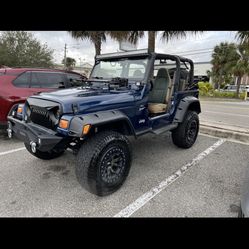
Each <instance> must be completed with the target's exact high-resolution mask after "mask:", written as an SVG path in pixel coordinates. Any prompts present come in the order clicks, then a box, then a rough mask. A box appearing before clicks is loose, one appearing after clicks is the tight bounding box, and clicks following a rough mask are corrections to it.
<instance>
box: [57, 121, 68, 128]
mask: <svg viewBox="0 0 249 249" xmlns="http://www.w3.org/2000/svg"><path fill="white" fill-rule="evenodd" d="M68 124H69V121H68V120H65V119H61V120H60V123H59V127H60V128H62V129H67V128H68Z"/></svg>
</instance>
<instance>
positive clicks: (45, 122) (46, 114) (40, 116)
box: [30, 106, 59, 130]
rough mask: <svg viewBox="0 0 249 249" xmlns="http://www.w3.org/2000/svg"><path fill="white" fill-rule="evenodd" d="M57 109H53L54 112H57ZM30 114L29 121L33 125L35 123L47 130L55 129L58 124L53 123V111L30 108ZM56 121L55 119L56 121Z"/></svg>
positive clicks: (36, 107) (35, 107)
mask: <svg viewBox="0 0 249 249" xmlns="http://www.w3.org/2000/svg"><path fill="white" fill-rule="evenodd" d="M58 108H59V107H55V108H53V110H54V111H57V110H58ZM30 109H31V113H30V120H31V121H32V122H33V123H36V124H38V125H41V126H44V127H46V128H48V129H52V130H54V129H55V126H56V125H57V123H58V122H55V118H54V117H55V115H54V113H53V110H52V109H50V110H47V109H46V108H43V107H38V106H31V108H30ZM56 121H57V119H56Z"/></svg>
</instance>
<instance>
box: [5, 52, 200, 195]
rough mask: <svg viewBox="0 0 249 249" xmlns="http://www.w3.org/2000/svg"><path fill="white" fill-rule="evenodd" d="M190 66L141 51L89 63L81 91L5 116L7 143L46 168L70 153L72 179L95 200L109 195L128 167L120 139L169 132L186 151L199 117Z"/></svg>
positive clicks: (35, 100) (42, 99)
mask: <svg viewBox="0 0 249 249" xmlns="http://www.w3.org/2000/svg"><path fill="white" fill-rule="evenodd" d="M193 70H194V65H193V62H192V61H191V60H189V59H186V58H183V57H179V56H175V55H168V54H158V53H148V52H147V51H144V50H142V51H139V50H137V51H130V52H121V53H114V54H103V55H99V56H96V58H95V65H94V67H93V70H92V72H91V75H90V77H89V79H88V80H87V81H86V83H85V86H83V87H78V88H72V89H62V90H58V91H55V92H50V93H40V94H39V95H36V96H31V97H29V98H28V99H27V101H26V103H25V104H23V105H19V106H17V107H15V108H13V109H12V110H11V111H10V113H9V115H8V129H7V131H8V135H9V137H12V135H13V134H14V135H15V136H16V137H18V138H19V139H21V140H22V141H24V144H25V146H26V148H27V150H28V151H29V152H30V153H31V154H32V155H34V156H36V157H38V158H40V159H44V160H48V159H53V158H56V157H58V156H60V155H62V154H63V152H64V151H65V150H66V149H68V148H69V149H72V150H73V152H75V154H76V155H77V158H76V167H75V168H76V170H75V172H76V177H77V179H78V181H79V183H80V184H81V185H82V186H83V187H84V188H86V189H87V190H88V191H90V192H91V193H94V194H96V195H99V196H104V195H108V194H110V193H112V192H114V191H116V190H117V189H118V188H119V187H120V186H121V185H122V184H123V182H124V181H125V179H126V177H127V175H128V173H129V170H130V166H131V162H132V151H131V146H130V142H129V140H128V138H127V136H134V137H135V138H137V137H139V136H141V135H143V134H146V133H149V132H150V133H154V134H161V133H163V132H166V131H171V133H172V140H173V143H174V144H175V145H177V146H178V147H182V148H190V147H191V146H192V145H193V144H194V143H195V140H196V138H197V135H198V131H199V118H198V114H199V113H200V112H201V108H200V102H199V99H198V87H197V86H196V84H195V83H194V77H193Z"/></svg>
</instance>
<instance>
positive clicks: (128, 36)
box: [69, 31, 201, 55]
mask: <svg viewBox="0 0 249 249" xmlns="http://www.w3.org/2000/svg"><path fill="white" fill-rule="evenodd" d="M157 32H158V31H148V50H149V51H150V52H155V40H156V36H157ZM197 32H198V31H163V33H162V36H161V38H162V40H166V41H168V40H170V39H172V38H177V39H179V38H182V37H186V35H187V33H194V34H196V33H197ZM199 32H201V31H199ZM69 33H70V34H71V35H72V37H73V38H76V39H82V40H84V39H89V40H90V41H91V42H92V43H93V44H94V46H95V54H96V55H99V54H100V53H101V45H102V43H103V42H105V41H106V37H107V35H109V36H110V37H111V38H112V39H114V40H117V41H124V40H126V41H129V42H131V43H133V44H137V43H138V40H139V39H141V38H143V37H144V36H145V33H146V31H69Z"/></svg>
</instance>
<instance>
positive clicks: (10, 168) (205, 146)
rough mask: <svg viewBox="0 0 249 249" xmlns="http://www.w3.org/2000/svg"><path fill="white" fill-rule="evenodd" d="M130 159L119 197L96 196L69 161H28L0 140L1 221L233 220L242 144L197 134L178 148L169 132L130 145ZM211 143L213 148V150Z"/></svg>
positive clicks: (247, 156)
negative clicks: (192, 141)
mask: <svg viewBox="0 0 249 249" xmlns="http://www.w3.org/2000/svg"><path fill="white" fill-rule="evenodd" d="M131 141H132V146H133V151H134V157H133V165H132V168H131V171H130V174H129V176H128V178H127V180H126V182H125V183H124V185H123V186H122V188H121V189H120V190H118V191H117V192H115V193H114V194H112V195H110V196H107V197H97V196H95V195H93V194H90V193H89V192H87V191H85V190H84V189H82V188H81V187H80V185H79V184H78V182H77V180H76V177H75V174H74V161H75V157H74V155H72V154H71V153H70V152H69V151H67V152H66V153H65V155H63V156H62V157H60V158H58V159H53V160H50V161H42V160H40V159H37V158H35V157H33V156H32V155H31V154H29V153H28V152H27V151H26V150H25V149H23V144H22V143H21V142H19V141H17V140H15V139H14V140H8V139H7V138H6V137H4V136H1V137H0V196H1V202H0V216H1V217H113V216H120V215H121V214H125V215H126V216H130V217H236V216H237V209H238V208H237V207H238V205H239V202H240V189H241V183H242V181H243V172H244V170H245V168H246V167H249V164H248V162H249V153H248V149H249V145H246V144H241V143H234V142H230V141H225V140H221V139H219V138H214V137H208V136H203V135H199V136H198V140H197V141H196V143H195V145H194V146H193V147H192V148H190V149H188V150H184V149H180V148H177V147H176V146H174V145H173V143H172V141H171V137H170V133H165V134H163V135H160V136H156V135H152V134H149V135H145V136H143V137H141V138H139V139H138V140H134V139H131ZM217 142H218V143H217Z"/></svg>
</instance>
